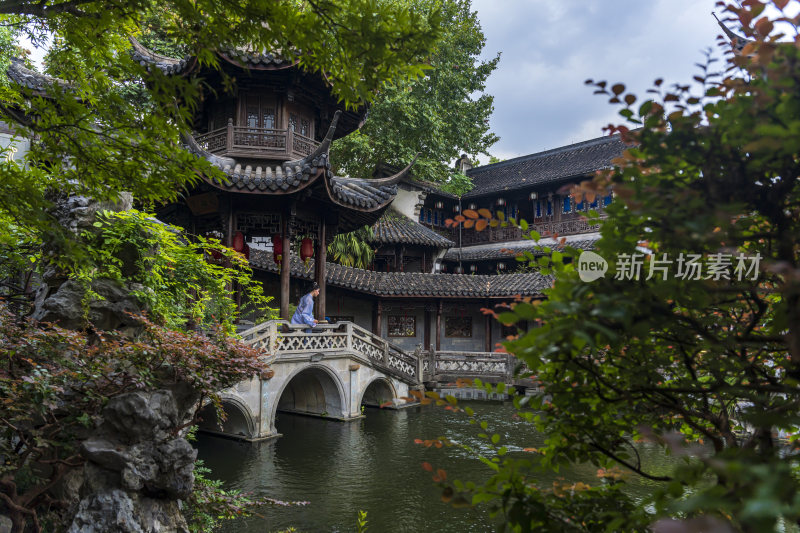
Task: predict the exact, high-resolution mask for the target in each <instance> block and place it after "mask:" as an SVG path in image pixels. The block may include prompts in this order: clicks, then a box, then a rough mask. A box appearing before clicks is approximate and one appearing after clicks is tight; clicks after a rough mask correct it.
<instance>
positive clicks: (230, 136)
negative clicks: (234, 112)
mask: <svg viewBox="0 0 800 533" xmlns="http://www.w3.org/2000/svg"><path fill="white" fill-rule="evenodd" d="M225 146H226V147H225V150H226V151H227V152H232V151H233V119H232V118H229V119H228V134H227V137H226V139H225Z"/></svg>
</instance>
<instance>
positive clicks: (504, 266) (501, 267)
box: [497, 261, 506, 270]
mask: <svg viewBox="0 0 800 533" xmlns="http://www.w3.org/2000/svg"><path fill="white" fill-rule="evenodd" d="M505 269H506V264H505V263H503V262H502V261H500V262H499V263H497V270H505Z"/></svg>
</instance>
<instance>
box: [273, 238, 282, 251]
mask: <svg viewBox="0 0 800 533" xmlns="http://www.w3.org/2000/svg"><path fill="white" fill-rule="evenodd" d="M275 237H276V235H273V236H272V253H274V254H275V255H281V254H282V253H283V239H281V238H277V239H276V238H275Z"/></svg>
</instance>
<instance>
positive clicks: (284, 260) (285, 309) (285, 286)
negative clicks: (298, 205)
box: [281, 213, 292, 320]
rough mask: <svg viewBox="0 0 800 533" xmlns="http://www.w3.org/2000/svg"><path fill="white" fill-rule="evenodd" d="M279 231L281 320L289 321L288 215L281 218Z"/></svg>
mask: <svg viewBox="0 0 800 533" xmlns="http://www.w3.org/2000/svg"><path fill="white" fill-rule="evenodd" d="M281 229H282V230H283V235H282V239H283V254H282V256H281V318H284V319H286V320H290V319H291V318H292V317H291V316H289V278H290V274H291V270H292V268H291V263H290V262H289V259H290V255H291V250H290V249H289V248H290V246H291V240H290V238H289V216H288V213H286V214H284V216H283V217H281Z"/></svg>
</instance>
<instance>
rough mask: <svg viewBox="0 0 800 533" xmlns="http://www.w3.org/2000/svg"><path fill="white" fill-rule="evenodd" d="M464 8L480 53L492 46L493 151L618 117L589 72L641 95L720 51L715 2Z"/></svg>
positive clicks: (595, 1) (539, 145) (541, 146)
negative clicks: (473, 16) (476, 31)
mask: <svg viewBox="0 0 800 533" xmlns="http://www.w3.org/2000/svg"><path fill="white" fill-rule="evenodd" d="M472 8H473V10H475V11H477V12H478V18H479V19H480V22H481V27H482V28H483V32H484V35H485V36H486V46H485V47H484V56H485V57H487V58H488V57H493V56H494V55H495V54H497V52H501V58H500V64H499V66H498V68H497V70H495V72H494V73H493V74H492V75H491V77H490V78H489V80H488V82H487V87H486V92H487V93H489V94H491V95H493V96H494V108H495V109H494V114H493V115H492V118H491V121H490V123H491V127H492V130H493V131H494V133H495V134H497V135H499V136H500V141H499V142H497V143H496V144H495V145H494V146H493V147H492V148H491V149H490V153H491V154H492V155H494V156H496V157H499V158H500V159H510V158H513V157H518V156H522V155H527V154H531V153H535V152H539V151H542V150H547V149H550V148H556V147H559V146H563V145H566V144H571V143H575V142H580V141H584V140H587V139H593V138H596V137H600V136H601V135H603V131H602V128H603V126H605V125H607V124H609V123H610V122H613V123H615V124H616V123H621V122H622V120H623V119H622V117H619V116H618V115H617V108H615V106H613V105H611V104H609V103H608V97H603V96H598V95H593V94H592V88H590V87H589V86H586V85H584V81H585V80H586V79H588V78H592V79H594V80H607V81H609V83H616V82H621V83H624V84H625V85H626V86H627V87H628V88H629V90H633V92H634V94H636V95H638V96H639V101H641V100H642V99H643V97H644V96H645V95H646V90H647V89H648V88H650V87H651V86H652V82H653V80H655V79H656V78H663V79H664V81H665V84H667V83H670V84H671V83H678V82H679V83H681V84H684V85H685V84H687V83H689V82H691V80H692V76H694V75H696V74H698V73H699V71H698V69H697V67H696V66H695V64H696V63H703V62H705V55H704V51H706V50H708V49H712V50H713V53H714V54H715V55H716V57H718V58H721V50H720V49H719V48H718V47H717V45H716V43H717V40H716V37H717V35H719V34H721V30H720V28H719V26H718V25H717V22H716V20H715V19H714V17H713V16H712V15H711V12H712V11H715V12H716V13H717V16H719V17H720V18H724V17H723V16H722V15H721V13H720V12H719V8H717V7H716V0H472ZM732 29H733V28H732ZM721 63H722V61H719V62H718V63H716V64H715V65H721ZM481 162H482V163H486V162H488V158H486V157H482V158H481Z"/></svg>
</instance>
